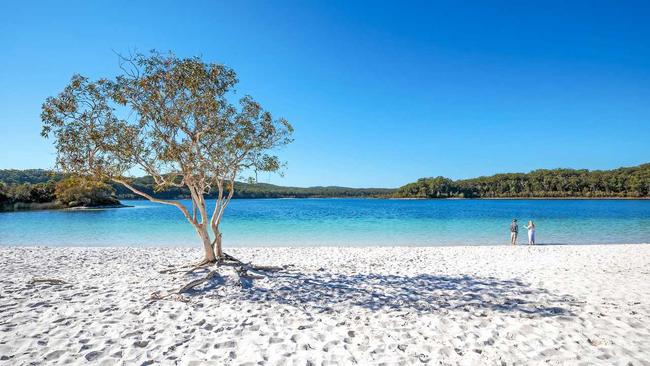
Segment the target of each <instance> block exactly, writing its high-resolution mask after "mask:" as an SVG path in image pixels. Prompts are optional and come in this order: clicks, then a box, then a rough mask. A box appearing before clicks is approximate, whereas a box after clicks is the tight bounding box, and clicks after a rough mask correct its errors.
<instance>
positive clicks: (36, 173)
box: [0, 169, 395, 202]
mask: <svg viewBox="0 0 650 366" xmlns="http://www.w3.org/2000/svg"><path fill="white" fill-rule="evenodd" d="M65 177H67V176H65V175H63V174H60V173H55V172H52V171H48V170H43V169H28V170H16V169H6V170H0V182H4V186H5V191H6V190H9V191H11V192H10V193H9V195H10V196H12V197H13V198H14V199H17V200H23V199H24V200H26V201H24V202H50V200H51V199H52V194H53V189H54V186H55V185H56V182H59V181H61V180H62V179H64V178H65ZM131 183H132V185H133V186H134V187H135V188H137V189H139V190H141V191H143V192H145V193H147V194H150V195H153V196H155V197H158V198H163V199H181V198H189V197H190V194H189V191H187V190H186V189H182V188H170V189H167V190H164V191H162V192H156V191H155V190H154V181H153V178H152V177H150V176H145V177H138V178H134V179H133V180H132V182H131ZM111 187H112V189H113V190H114V195H115V197H116V198H118V199H141V198H142V197H140V196H138V195H136V194H134V193H133V192H131V191H130V190H129V189H128V188H126V187H124V186H123V185H121V184H118V183H111ZM16 191H21V192H26V191H30V192H32V193H30V194H26V193H25V194H20V195H18V194H14V193H13V192H16ZM394 192H395V190H394V189H387V188H346V187H309V188H300V187H282V186H277V185H273V184H266V183H256V184H250V183H243V182H236V183H235V194H234V197H235V198H324V197H388V196H390V195H391V194H393V193H394ZM215 195H216V192H212V193H211V194H210V195H208V198H214V196H215Z"/></svg>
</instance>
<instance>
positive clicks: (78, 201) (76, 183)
mask: <svg viewBox="0 0 650 366" xmlns="http://www.w3.org/2000/svg"><path fill="white" fill-rule="evenodd" d="M54 193H55V195H56V199H57V201H59V202H60V203H61V204H63V205H66V206H69V207H76V206H87V207H93V206H101V205H117V204H119V203H120V201H118V200H117V199H116V198H115V197H114V195H115V190H114V189H113V187H111V186H110V185H108V184H106V183H104V182H100V181H97V180H94V179H90V178H87V177H77V176H70V177H68V178H65V179H63V180H61V181H60V182H58V183H57V184H56V188H55V189H54Z"/></svg>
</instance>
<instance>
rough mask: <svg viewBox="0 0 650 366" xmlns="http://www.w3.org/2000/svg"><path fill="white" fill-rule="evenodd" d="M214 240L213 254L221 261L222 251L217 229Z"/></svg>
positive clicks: (219, 234) (219, 233)
mask: <svg viewBox="0 0 650 366" xmlns="http://www.w3.org/2000/svg"><path fill="white" fill-rule="evenodd" d="M215 236H216V237H215V239H214V253H215V254H216V255H217V258H218V259H223V250H222V249H221V232H220V231H219V229H217V230H216V232H215Z"/></svg>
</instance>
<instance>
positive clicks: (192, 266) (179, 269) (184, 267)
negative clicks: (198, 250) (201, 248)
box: [158, 259, 215, 274]
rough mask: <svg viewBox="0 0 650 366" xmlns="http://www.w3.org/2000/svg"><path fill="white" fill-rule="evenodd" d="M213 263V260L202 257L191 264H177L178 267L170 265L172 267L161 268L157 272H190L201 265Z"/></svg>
mask: <svg viewBox="0 0 650 366" xmlns="http://www.w3.org/2000/svg"><path fill="white" fill-rule="evenodd" d="M214 263H215V262H214V261H210V260H207V259H204V260H202V261H201V262H199V263H191V264H185V265H182V266H179V267H172V268H168V269H163V270H160V271H158V273H160V274H174V273H181V272H185V273H192V272H194V271H196V270H197V269H199V268H202V267H205V266H208V265H211V264H214ZM187 268H190V269H189V270H187Z"/></svg>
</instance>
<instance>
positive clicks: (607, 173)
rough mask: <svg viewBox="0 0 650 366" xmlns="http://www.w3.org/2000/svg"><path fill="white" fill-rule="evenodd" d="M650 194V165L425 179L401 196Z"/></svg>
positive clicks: (402, 190) (401, 191)
mask: <svg viewBox="0 0 650 366" xmlns="http://www.w3.org/2000/svg"><path fill="white" fill-rule="evenodd" d="M649 196H650V164H643V165H639V166H636V167H628V168H619V169H614V170H594V171H589V170H585V169H581V170H576V169H540V170H535V171H532V172H530V173H509V174H496V175H493V176H489V177H479V178H472V179H463V180H455V181H454V180H451V179H448V178H444V177H436V178H421V179H419V180H418V181H417V182H414V183H409V184H407V185H405V186H403V187H401V188H399V189H398V190H397V192H396V193H395V194H394V197H401V198H527V197H530V198H572V197H575V198H642V197H649Z"/></svg>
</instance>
